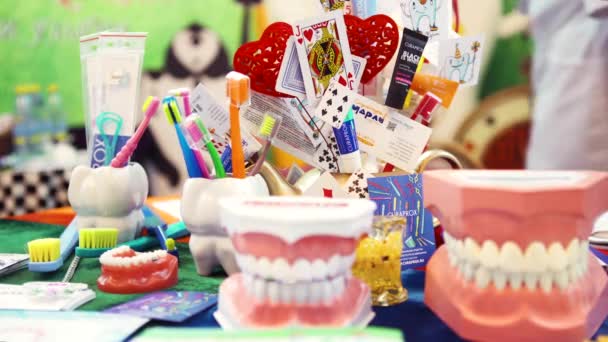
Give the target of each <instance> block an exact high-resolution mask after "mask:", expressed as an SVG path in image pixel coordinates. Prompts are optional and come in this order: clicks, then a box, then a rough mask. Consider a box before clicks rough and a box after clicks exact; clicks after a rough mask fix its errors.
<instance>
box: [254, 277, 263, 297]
mask: <svg viewBox="0 0 608 342" xmlns="http://www.w3.org/2000/svg"><path fill="white" fill-rule="evenodd" d="M264 283H265V281H264V279H260V278H255V279H254V280H253V294H254V295H255V297H256V298H257V299H258V300H264V299H265V298H266V284H264Z"/></svg>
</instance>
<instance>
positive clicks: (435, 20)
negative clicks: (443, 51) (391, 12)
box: [400, 0, 452, 43]
mask: <svg viewBox="0 0 608 342" xmlns="http://www.w3.org/2000/svg"><path fill="white" fill-rule="evenodd" d="M400 7H401V19H402V20H403V26H404V27H406V28H408V29H410V30H412V31H416V32H420V33H422V34H424V35H425V36H427V37H429V43H433V42H438V41H441V40H444V39H448V35H449V32H450V29H451V24H452V20H451V19H452V18H451V13H452V1H451V0H431V1H428V0H400Z"/></svg>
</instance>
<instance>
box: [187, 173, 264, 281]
mask: <svg viewBox="0 0 608 342" xmlns="http://www.w3.org/2000/svg"><path fill="white" fill-rule="evenodd" d="M252 196H256V197H267V196H269V192H268V186H267V185H266V182H265V181H264V179H263V178H262V176H260V175H256V176H254V177H247V178H245V179H238V178H222V179H213V180H210V179H205V178H190V179H188V180H187V181H186V183H185V184H184V191H183V194H182V200H181V216H182V219H183V220H184V223H185V224H186V227H187V228H188V230H189V231H190V233H191V236H190V252H191V253H192V257H193V258H194V262H195V264H196V270H197V272H198V273H199V274H200V275H209V274H211V272H212V270H213V267H214V266H216V265H221V266H222V267H223V268H224V271H226V273H228V274H232V273H235V272H238V271H239V267H238V265H237V263H236V260H235V257H234V247H233V246H232V242H231V241H230V239H229V238H228V235H227V233H226V231H225V230H224V228H223V227H222V226H221V224H220V217H219V211H220V209H219V204H218V203H219V200H220V199H221V198H229V197H252Z"/></svg>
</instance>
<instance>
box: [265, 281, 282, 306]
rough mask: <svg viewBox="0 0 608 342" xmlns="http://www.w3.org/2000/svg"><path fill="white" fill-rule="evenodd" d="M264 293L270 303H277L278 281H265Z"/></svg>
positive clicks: (278, 294)
mask: <svg viewBox="0 0 608 342" xmlns="http://www.w3.org/2000/svg"><path fill="white" fill-rule="evenodd" d="M266 295H267V296H268V299H270V301H271V302H272V303H279V298H280V292H279V283H277V282H276V281H269V282H267V283H266Z"/></svg>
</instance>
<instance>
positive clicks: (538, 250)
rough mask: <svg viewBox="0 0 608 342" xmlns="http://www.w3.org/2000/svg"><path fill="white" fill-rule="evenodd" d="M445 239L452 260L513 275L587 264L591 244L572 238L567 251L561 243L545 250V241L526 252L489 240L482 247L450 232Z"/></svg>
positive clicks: (551, 245)
mask: <svg viewBox="0 0 608 342" xmlns="http://www.w3.org/2000/svg"><path fill="white" fill-rule="evenodd" d="M444 237H445V242H446V245H447V248H448V253H449V255H450V257H451V258H454V259H465V260H467V261H468V262H470V263H472V264H473V265H481V266H484V267H486V268H501V269H504V270H506V271H513V272H521V271H530V272H543V271H546V270H550V271H561V270H564V269H566V268H567V267H568V266H575V265H577V264H581V265H582V264H586V263H587V258H588V257H589V241H587V240H584V241H579V239H577V238H575V239H572V241H570V243H569V244H568V246H567V247H566V248H564V247H563V246H562V245H561V244H560V243H559V242H553V243H551V244H550V245H549V247H545V245H544V244H543V243H542V242H539V241H534V242H532V243H531V244H529V245H528V246H527V247H526V249H525V251H522V249H521V248H520V247H519V245H517V244H516V243H515V242H513V241H507V242H505V243H503V244H502V246H500V247H499V246H498V245H497V244H496V242H494V241H492V240H486V241H484V242H483V243H482V244H481V246H480V244H479V243H477V242H476V241H475V240H473V239H472V238H470V237H467V238H465V239H464V240H460V239H456V238H454V237H452V236H450V234H448V233H447V232H445V233H444Z"/></svg>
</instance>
